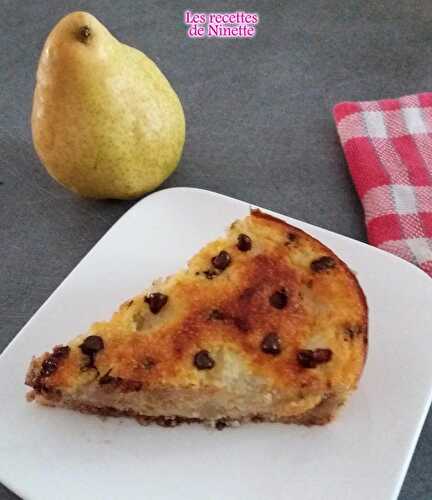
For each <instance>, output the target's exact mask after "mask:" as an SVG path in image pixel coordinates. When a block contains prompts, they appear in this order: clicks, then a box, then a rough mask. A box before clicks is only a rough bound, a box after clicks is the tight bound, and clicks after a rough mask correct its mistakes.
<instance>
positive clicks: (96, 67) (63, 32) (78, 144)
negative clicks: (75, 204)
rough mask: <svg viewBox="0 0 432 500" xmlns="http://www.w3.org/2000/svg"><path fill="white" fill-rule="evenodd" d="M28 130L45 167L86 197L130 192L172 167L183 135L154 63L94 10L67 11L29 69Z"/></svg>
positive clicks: (154, 183) (172, 96) (177, 110)
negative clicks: (32, 74)
mask: <svg viewBox="0 0 432 500" xmlns="http://www.w3.org/2000/svg"><path fill="white" fill-rule="evenodd" d="M36 80H37V81H36V88H35V93H34V99H33V111H32V118H31V123H32V134H33V142H34V145H35V149H36V152H37V154H38V156H39V158H40V160H41V161H42V163H43V164H44V165H45V167H46V169H47V170H48V172H49V173H50V174H51V175H52V177H54V179H56V180H57V181H58V182H59V183H60V184H62V185H63V186H65V187H66V188H68V189H70V190H72V191H74V192H76V193H78V194H80V195H81V196H84V197H88V198H120V199H126V198H135V197H138V196H141V195H143V194H144V193H146V192H148V191H152V190H153V189H155V188H156V187H158V186H159V185H160V184H161V183H162V182H163V181H164V180H165V179H166V178H167V177H168V176H169V175H170V174H171V173H172V172H173V171H174V169H175V168H176V166H177V165H178V162H179V160H180V157H181V154H182V150H183V144H184V140H185V119H184V113H183V108H182V106H181V103H180V101H179V98H178V97H177V94H176V93H175V91H174V90H173V88H172V87H171V85H170V83H169V82H168V80H167V79H166V78H165V76H164V75H163V74H162V73H161V71H160V70H159V68H158V67H157V66H156V64H155V63H154V62H153V61H151V60H150V59H149V58H148V57H147V56H146V55H144V54H143V53H142V52H140V51H139V50H137V49H134V48H132V47H129V46H127V45H124V44H122V43H121V42H119V41H118V40H117V39H116V38H114V37H113V35H111V33H110V32H109V31H108V30H107V29H106V28H105V26H103V25H102V24H101V23H100V22H99V21H98V20H97V19H96V18H95V17H94V16H92V15H91V14H88V13H86V12H74V13H72V14H69V15H67V16H66V17H64V18H63V19H61V21H60V22H59V23H58V24H57V25H56V26H55V27H54V29H53V30H52V32H51V33H50V34H49V36H48V38H47V40H46V42H45V45H44V47H43V50H42V55H41V58H40V61H39V67H38V70H37V78H36Z"/></svg>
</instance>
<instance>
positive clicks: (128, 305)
mask: <svg viewBox="0 0 432 500" xmlns="http://www.w3.org/2000/svg"><path fill="white" fill-rule="evenodd" d="M133 303H134V301H133V300H130V301H129V302H128V303H127V304H126V307H127V308H129V307H130V306H131V305H132V304H133Z"/></svg>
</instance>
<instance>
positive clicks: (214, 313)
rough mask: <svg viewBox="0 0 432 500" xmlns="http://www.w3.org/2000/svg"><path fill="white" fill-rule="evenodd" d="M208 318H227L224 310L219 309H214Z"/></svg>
mask: <svg viewBox="0 0 432 500" xmlns="http://www.w3.org/2000/svg"><path fill="white" fill-rule="evenodd" d="M208 319H214V320H223V319H225V314H224V313H223V312H222V311H219V309H212V310H211V311H210V314H209V317H208Z"/></svg>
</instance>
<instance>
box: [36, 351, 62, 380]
mask: <svg viewBox="0 0 432 500" xmlns="http://www.w3.org/2000/svg"><path fill="white" fill-rule="evenodd" d="M57 367H58V360H57V359H56V358H55V357H53V356H50V357H49V358H47V359H46V360H45V361H44V362H43V363H42V369H41V371H40V375H41V376H42V377H49V376H50V375H51V374H53V373H54V372H55V371H56V370H57Z"/></svg>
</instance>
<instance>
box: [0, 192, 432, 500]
mask: <svg viewBox="0 0 432 500" xmlns="http://www.w3.org/2000/svg"><path fill="white" fill-rule="evenodd" d="M248 210H249V205H248V204H247V203H244V202H241V201H238V200H234V199H231V198H227V197H224V196H221V195H217V194H215V193H211V192H208V191H202V190H197V189H188V188H177V189H169V190H165V191H160V192H158V193H155V194H153V195H151V196H149V197H147V198H145V199H144V200H142V201H140V202H139V203H137V204H136V205H135V206H134V207H133V208H132V209H131V210H129V211H128V212H127V213H126V214H125V215H124V216H123V217H122V218H121V219H120V220H119V221H118V222H117V223H116V224H115V225H114V226H113V227H112V228H111V229H110V230H109V231H108V233H107V234H106V235H105V236H104V237H103V238H102V239H101V240H100V242H99V243H98V244H97V245H96V246H95V247H94V248H93V249H92V250H91V251H90V253H89V254H88V255H87V256H86V257H85V258H84V259H83V260H82V261H81V263H80V264H79V265H78V266H77V267H76V268H75V269H74V271H73V272H72V273H71V274H70V275H69V276H68V277H67V278H66V280H65V281H64V282H63V283H62V284H61V285H60V286H59V288H58V289H57V290H56V291H55V292H54V293H53V294H52V295H51V297H50V298H49V299H48V300H47V301H46V303H45V304H44V305H43V306H42V307H41V308H40V309H39V311H38V312H37V313H36V314H35V315H34V316H33V318H32V319H31V320H30V321H29V322H28V323H27V325H26V326H25V327H24V328H23V329H22V331H21V332H20V333H19V335H18V336H17V337H16V338H15V340H14V341H13V342H12V343H11V344H10V345H9V347H8V348H7V349H6V350H5V351H4V353H3V354H2V356H1V358H0V380H1V386H0V408H1V410H0V480H1V481H2V482H4V484H5V485H6V486H8V487H9V488H11V489H12V490H14V491H15V492H17V493H18V494H19V495H21V496H22V497H24V498H26V499H32V500H36V499H40V500H50V499H53V500H59V499H61V500H67V499H74V500H76V499H78V498H79V499H80V500H85V499H89V500H95V499H96V500H99V499H100V500H109V499H119V500H120V499H127V500H134V499H137V500H138V499H140V500H142V499H148V500H174V499H175V500H178V499H187V500H203V499H205V500H264V499H265V500H268V499H271V500H282V499H283V500H286V499H295V500H297V499H300V498H301V499H302V500H317V499H320V500H324V499H326V500H327V499H328V500H330V499H331V500H365V499H374V500H390V499H395V498H396V497H397V495H398V492H399V489H400V486H401V484H402V481H403V478H404V475H405V472H406V469H407V467H408V463H409V460H410V458H411V455H412V452H413V450H414V447H415V444H416V441H417V439H418V435H419V433H420V430H421V427H422V425H423V422H424V419H425V416H426V413H427V410H428V408H429V405H430V402H431V386H432V363H431V362H430V353H431V352H432V335H431V333H432V332H431V319H432V318H431V304H432V280H431V279H430V278H429V277H428V276H427V275H426V274H424V273H423V272H422V271H420V270H418V269H417V268H415V267H414V266H412V265H411V264H408V263H407V262H404V261H402V260H400V259H398V258H396V257H394V256H392V255H390V254H386V253H384V252H382V251H379V250H377V249H375V248H372V247H370V246H368V245H365V244H363V243H359V242H357V241H353V240H350V239H348V238H345V237H343V236H340V235H337V234H334V233H331V232H329V231H326V230H323V229H319V228H317V227H314V226H311V225H309V224H305V223H302V222H299V221H296V220H292V219H289V218H288V217H284V216H282V215H279V214H275V215H277V216H279V217H281V218H283V219H285V220H287V221H288V222H290V223H292V224H294V225H297V226H299V227H301V228H303V229H305V230H306V231H308V232H309V233H311V234H312V235H314V236H316V237H318V238H319V239H320V240H322V241H323V242H324V243H325V244H327V245H328V246H330V247H331V248H332V249H334V250H335V252H336V253H337V254H338V255H339V256H340V257H341V258H342V259H344V260H345V261H346V262H347V263H348V264H349V265H350V267H351V268H352V269H354V270H355V271H357V273H358V276H359V280H360V282H361V285H362V286H363V288H364V290H365V292H366V295H367V298H368V302H369V306H370V344H369V357H368V361H367V364H366V369H365V373H364V376H363V378H362V379H361V382H360V387H359V389H358V391H357V392H356V393H355V394H354V395H353V396H352V397H351V399H350V400H349V401H348V403H347V405H346V407H345V408H343V409H342V411H341V412H340V414H339V416H338V418H337V419H336V421H335V422H333V423H331V424H329V425H328V426H325V427H313V428H306V427H298V426H294V425H291V426H284V425H280V424H259V425H257V424H255V425H254V424H250V425H244V426H242V427H240V428H237V429H226V430H225V431H223V432H217V431H212V430H209V429H206V428H204V427H202V426H199V425H190V426H187V425H185V426H180V427H177V428H174V429H163V428H160V427H157V426H150V427H141V426H139V425H138V424H136V422H135V421H133V420H127V419H108V420H105V421H102V420H101V419H100V418H98V417H94V416H88V415H87V416H86V415H80V414H79V413H74V412H70V411H66V410H59V409H50V408H43V407H40V406H37V405H35V404H32V405H30V404H28V403H26V401H25V397H24V395H25V392H26V390H25V388H24V386H23V380H24V375H25V372H26V369H27V366H28V363H29V361H30V359H31V356H32V355H33V354H39V353H41V352H44V351H45V350H49V349H51V347H52V346H53V345H54V344H58V343H60V342H66V341H67V340H68V339H70V338H72V337H74V336H75V335H76V334H77V333H79V332H82V331H85V330H86V328H87V327H88V325H89V324H90V323H92V322H93V321H94V320H97V319H103V318H108V317H110V315H111V312H112V311H113V310H114V309H115V308H116V307H117V305H118V304H119V303H120V302H122V301H124V300H125V299H127V298H128V297H129V296H131V295H134V294H136V293H138V292H140V291H141V290H142V289H143V288H145V287H146V286H147V285H148V284H149V283H150V282H151V281H152V280H153V279H154V278H156V277H159V276H161V275H165V274H169V273H172V272H174V271H176V270H177V269H178V268H180V267H182V266H183V265H184V264H185V263H186V261H187V260H188V258H189V257H190V256H192V255H193V254H194V253H195V252H196V251H197V250H198V249H199V248H200V247H201V246H202V245H203V244H204V243H206V242H207V241H208V240H211V239H213V238H215V237H217V236H218V235H220V234H223V232H224V230H225V228H226V227H227V226H228V225H229V224H230V223H231V221H232V220H234V219H236V218H239V217H242V216H244V215H246V214H247V212H248Z"/></svg>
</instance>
